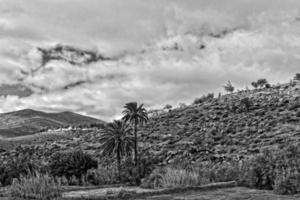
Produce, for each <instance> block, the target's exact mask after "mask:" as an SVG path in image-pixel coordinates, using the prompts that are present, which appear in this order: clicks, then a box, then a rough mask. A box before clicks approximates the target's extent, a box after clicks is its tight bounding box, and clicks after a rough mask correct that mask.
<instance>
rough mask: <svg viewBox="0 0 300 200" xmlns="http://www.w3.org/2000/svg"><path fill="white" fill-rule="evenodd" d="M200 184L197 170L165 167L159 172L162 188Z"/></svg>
mask: <svg viewBox="0 0 300 200" xmlns="http://www.w3.org/2000/svg"><path fill="white" fill-rule="evenodd" d="M201 184H202V178H201V176H200V174H199V173H198V171H196V170H192V171H188V170H185V169H174V168H166V171H165V173H163V174H161V185H162V187H163V188H172V187H187V186H197V185H201Z"/></svg>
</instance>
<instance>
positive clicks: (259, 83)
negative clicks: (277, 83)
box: [257, 78, 268, 88]
mask: <svg viewBox="0 0 300 200" xmlns="http://www.w3.org/2000/svg"><path fill="white" fill-rule="evenodd" d="M267 84H268V81H267V79H265V78H261V79H258V80H257V86H258V87H260V88H262V87H265V86H266V85H267Z"/></svg>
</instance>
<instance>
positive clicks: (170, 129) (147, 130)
mask: <svg viewBox="0 0 300 200" xmlns="http://www.w3.org/2000/svg"><path fill="white" fill-rule="evenodd" d="M244 98H248V99H249V101H250V102H251V105H250V107H249V109H248V110H246V109H245V108H244V106H243V105H242V100H243V99H244ZM25 113H26V112H25ZM101 131H103V130H99V129H98V130H95V129H89V130H82V129H75V130H69V131H63V132H61V133H53V134H52V133H50V134H47V133H46V135H45V134H42V135H41V136H37V137H35V138H34V139H32V138H31V139H28V140H27V142H25V139H24V138H22V141H9V142H10V143H9V145H8V144H6V145H7V146H10V148H9V149H11V147H12V146H14V147H17V146H18V148H17V149H16V150H15V151H12V152H11V153H9V152H6V153H4V154H3V156H4V157H5V156H12V155H14V154H15V153H16V152H25V153H26V152H32V153H33V154H34V156H35V157H36V158H38V159H43V158H45V157H47V156H49V155H51V154H52V153H53V152H56V151H58V150H70V149H73V148H81V149H83V150H85V151H87V152H88V153H90V154H93V155H96V156H99V155H100V153H101V151H102V149H101V145H100V144H99V137H100V136H101ZM139 134H140V143H139V145H140V149H141V150H142V152H143V154H151V155H152V156H153V157H154V158H156V159H157V160H158V161H159V163H160V164H168V163H172V162H176V161H180V162H181V161H183V160H184V159H186V160H188V161H202V160H208V159H209V160H215V161H223V160H224V159H226V160H230V159H238V160H239V159H243V157H248V156H252V155H255V154H257V153H259V152H262V151H263V150H264V149H278V148H281V147H285V146H289V145H292V144H299V142H300V83H298V84H282V85H278V86H271V87H270V88H262V89H255V90H247V91H246V90H245V91H240V92H237V93H232V94H227V95H223V96H220V97H218V98H213V99H208V100H206V101H204V102H202V103H199V104H195V105H190V106H186V107H184V108H176V109H173V110H170V111H164V112H162V113H161V114H159V115H157V116H153V117H151V118H150V120H149V122H148V123H147V124H146V125H145V126H143V127H140V128H139ZM62 136H63V137H62ZM49 138H51V141H49ZM6 142H7V141H6ZM16 144H19V145H21V146H19V145H17V146H16ZM9 149H7V150H9Z"/></svg>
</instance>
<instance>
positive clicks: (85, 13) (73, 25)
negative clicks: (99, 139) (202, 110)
mask: <svg viewBox="0 0 300 200" xmlns="http://www.w3.org/2000/svg"><path fill="white" fill-rule="evenodd" d="M299 8H300V1H299V0H284V1H282V0H151V1H149V0H144V1H141V0H126V1H124V0H26V1H24V0H1V1H0V72H1V73H0V85H1V84H5V85H14V84H20V85H22V86H24V87H27V88H30V89H31V90H32V94H31V95H29V96H28V95H26V96H18V95H15V93H12V95H8V96H2V97H0V112H8V111H14V110H19V109H24V108H31V109H37V110H42V111H48V112H60V111H66V110H67V111H73V112H77V113H81V114H84V115H90V116H93V117H98V118H100V119H103V120H107V121H110V120H112V119H114V118H117V117H119V116H120V113H121V111H122V107H123V105H124V104H125V103H127V102H131V101H136V102H138V103H144V104H145V107H146V108H148V109H154V108H162V107H163V106H164V105H166V104H171V105H173V106H174V107H176V106H178V104H179V103H186V104H190V103H192V102H193V100H194V99H195V98H196V97H200V96H202V95H203V94H206V93H209V92H215V93H216V94H217V93H218V92H220V91H222V92H223V85H224V84H225V83H226V82H227V81H228V80H230V81H231V82H232V83H233V84H234V85H235V86H236V88H245V87H246V86H247V85H248V86H249V85H250V83H251V82H252V81H254V80H257V79H259V78H267V79H268V80H269V82H271V83H273V84H277V83H278V82H288V81H289V80H290V79H291V78H292V77H293V76H294V74H295V73H296V72H299V71H300V70H299V69H300V66H299V63H300V62H299V61H300V12H299ZM58 44H60V45H66V46H72V47H74V48H76V49H79V50H88V51H92V52H96V53H97V54H101V55H104V56H105V57H107V58H110V59H108V60H98V61H96V62H92V63H85V64H82V65H74V64H70V63H69V62H66V61H65V60H50V61H49V62H48V63H46V64H45V65H44V66H42V64H41V63H42V54H41V52H40V51H39V50H38V48H45V49H47V48H48V49H49V48H52V47H55V46H56V45H58ZM41 66H42V67H41ZM78 82H82V83H83V84H75V85H74V86H73V87H70V88H67V89H66V86H68V85H70V84H71V85H72V84H74V83H78ZM41 88H42V89H41ZM223 93H224V92H223Z"/></svg>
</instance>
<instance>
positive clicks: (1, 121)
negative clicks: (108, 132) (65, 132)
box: [0, 108, 106, 137]
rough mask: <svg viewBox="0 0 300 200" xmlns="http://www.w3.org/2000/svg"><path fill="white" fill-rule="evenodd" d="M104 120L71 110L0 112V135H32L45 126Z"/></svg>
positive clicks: (100, 122)
mask: <svg viewBox="0 0 300 200" xmlns="http://www.w3.org/2000/svg"><path fill="white" fill-rule="evenodd" d="M105 123H106V122H104V121H102V120H99V119H95V118H92V117H88V116H84V115H80V114H77V113H74V112H71V111H65V112H59V113H47V112H42V111H37V110H33V109H30V108H27V109H23V110H18V111H14V112H9V113H3V114H0V136H4V137H16V136H23V135H32V134H35V133H37V132H39V131H41V130H45V129H47V128H52V129H56V128H64V127H67V126H79V125H92V124H105Z"/></svg>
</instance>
